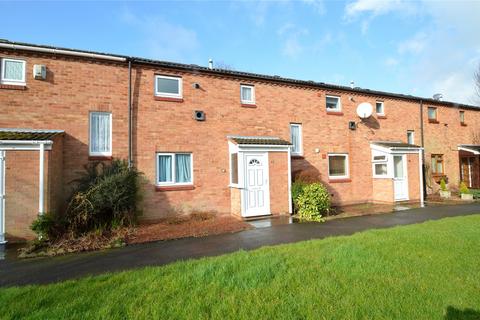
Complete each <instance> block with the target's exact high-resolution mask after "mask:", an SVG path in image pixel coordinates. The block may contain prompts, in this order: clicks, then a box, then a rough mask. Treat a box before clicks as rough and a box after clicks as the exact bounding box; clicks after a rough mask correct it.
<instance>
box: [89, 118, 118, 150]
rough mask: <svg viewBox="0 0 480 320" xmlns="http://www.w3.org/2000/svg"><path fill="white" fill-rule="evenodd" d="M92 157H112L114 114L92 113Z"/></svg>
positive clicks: (90, 145)
mask: <svg viewBox="0 0 480 320" xmlns="http://www.w3.org/2000/svg"><path fill="white" fill-rule="evenodd" d="M89 122H90V123H89V127H90V143H89V153H90V155H91V156H111V155H112V114H111V113H110V112H90V121H89Z"/></svg>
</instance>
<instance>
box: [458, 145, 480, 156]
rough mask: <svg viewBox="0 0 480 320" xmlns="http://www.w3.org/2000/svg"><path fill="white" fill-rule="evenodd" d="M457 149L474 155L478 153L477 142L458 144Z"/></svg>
mask: <svg viewBox="0 0 480 320" xmlns="http://www.w3.org/2000/svg"><path fill="white" fill-rule="evenodd" d="M458 150H463V151H467V152H471V153H473V154H475V155H478V154H480V145H478V144H460V145H459V146H458Z"/></svg>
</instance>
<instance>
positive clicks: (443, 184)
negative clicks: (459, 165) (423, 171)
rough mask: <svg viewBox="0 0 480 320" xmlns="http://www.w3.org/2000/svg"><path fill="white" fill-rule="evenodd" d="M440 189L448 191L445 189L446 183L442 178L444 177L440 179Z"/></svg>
mask: <svg viewBox="0 0 480 320" xmlns="http://www.w3.org/2000/svg"><path fill="white" fill-rule="evenodd" d="M440 190H442V191H448V189H447V183H446V182H445V179H444V178H442V179H441V180H440Z"/></svg>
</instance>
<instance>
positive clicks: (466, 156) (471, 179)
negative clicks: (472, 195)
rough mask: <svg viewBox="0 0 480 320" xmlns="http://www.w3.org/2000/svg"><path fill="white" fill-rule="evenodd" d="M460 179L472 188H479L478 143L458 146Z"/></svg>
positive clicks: (479, 151)
mask: <svg viewBox="0 0 480 320" xmlns="http://www.w3.org/2000/svg"><path fill="white" fill-rule="evenodd" d="M458 160H459V164H460V180H461V181H463V182H465V184H466V185H467V187H469V188H472V189H478V188H480V145H472V144H461V145H459V146H458Z"/></svg>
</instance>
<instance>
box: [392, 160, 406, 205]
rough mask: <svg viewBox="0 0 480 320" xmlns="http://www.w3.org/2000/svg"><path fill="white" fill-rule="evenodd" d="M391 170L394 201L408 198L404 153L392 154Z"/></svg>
mask: <svg viewBox="0 0 480 320" xmlns="http://www.w3.org/2000/svg"><path fill="white" fill-rule="evenodd" d="M393 172H394V176H393V188H394V193H395V201H404V200H408V199H409V198H408V178H407V161H406V156H405V155H404V154H402V155H394V156H393Z"/></svg>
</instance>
